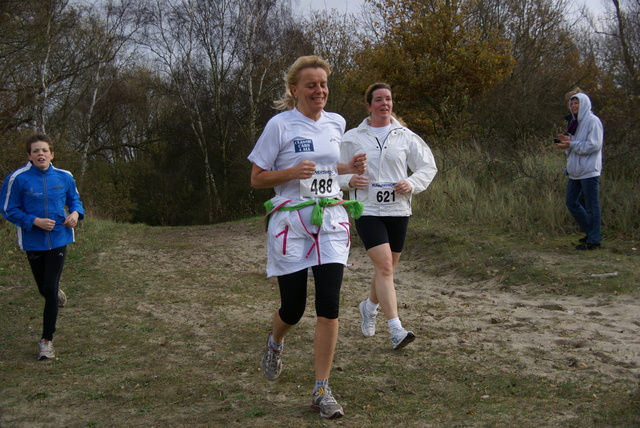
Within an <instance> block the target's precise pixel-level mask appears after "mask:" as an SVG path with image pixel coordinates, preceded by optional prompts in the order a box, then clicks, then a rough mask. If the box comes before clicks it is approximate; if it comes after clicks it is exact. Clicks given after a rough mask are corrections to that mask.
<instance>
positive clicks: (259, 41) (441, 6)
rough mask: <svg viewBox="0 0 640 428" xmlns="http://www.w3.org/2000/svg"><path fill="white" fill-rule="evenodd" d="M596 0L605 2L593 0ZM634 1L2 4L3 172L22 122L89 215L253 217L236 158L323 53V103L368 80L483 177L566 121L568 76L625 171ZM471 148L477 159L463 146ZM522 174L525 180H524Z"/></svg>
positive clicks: (352, 93)
mask: <svg viewBox="0 0 640 428" xmlns="http://www.w3.org/2000/svg"><path fill="white" fill-rule="evenodd" d="M603 1H604V0H603ZM639 16H640V0H622V1H620V0H611V1H610V2H608V3H607V9H606V12H605V13H604V14H602V15H600V16H593V15H591V14H590V13H589V12H588V11H587V10H585V9H580V8H578V7H577V6H576V5H575V4H574V3H573V2H572V1H570V0H554V1H552V0H394V1H392V0H366V1H365V4H364V6H363V8H362V10H361V11H360V12H359V13H357V14H341V13H339V12H338V11H335V10H334V11H333V12H332V13H321V12H315V13H312V14H310V15H308V16H300V15H299V14H296V13H295V12H294V10H293V8H292V4H291V1H290V0H102V1H98V2H92V1H82V0H34V1H30V2H24V1H17V0H5V1H3V2H0V58H1V61H0V173H1V174H2V176H3V177H4V176H6V175H7V174H8V173H9V172H10V171H12V170H13V169H15V168H17V167H18V166H19V165H21V164H22V163H24V162H25V153H24V151H25V149H24V148H23V143H22V141H23V139H24V136H25V134H27V133H28V132H31V131H33V130H37V131H40V132H45V133H48V134H50V135H51V136H52V138H53V139H54V150H55V154H56V159H55V160H54V163H55V165H56V166H58V167H62V168H64V169H68V170H70V171H72V172H73V173H74V176H75V177H76V180H77V181H78V186H79V189H80V191H81V193H82V195H83V199H84V201H85V204H86V205H87V207H88V209H89V210H90V212H91V213H92V214H93V215H95V216H99V217H104V218H110V219H115V220H119V221H134V222H144V223H148V224H152V225H186V224H204V223H214V222H219V221H225V220H231V219H236V218H241V217H244V216H249V215H254V214H256V213H262V206H261V204H262V202H263V201H264V200H266V199H268V198H269V197H270V192H268V191H256V190H253V189H251V188H250V186H249V172H250V165H249V163H248V161H247V160H246V156H247V155H248V153H249V152H250V151H251V148H252V147H253V145H254V144H255V141H256V139H257V138H258V136H259V134H260V132H261V130H262V127H263V126H264V124H265V123H266V122H267V120H268V119H269V118H270V117H271V116H272V115H274V114H275V113H276V111H275V110H274V109H273V108H272V106H273V100H274V99H277V98H279V97H280V96H281V95H282V91H283V74H284V72H285V70H286V69H287V67H288V66H289V65H290V64H291V63H292V62H293V61H294V60H295V58H297V57H298V56H300V55H309V54H317V55H320V56H322V57H323V58H325V59H326V60H327V61H328V62H329V63H330V64H331V66H332V74H331V77H330V82H329V83H330V91H331V92H330V96H329V104H328V106H327V110H330V111H336V112H338V113H340V114H342V115H343V116H344V117H345V118H346V119H347V124H348V127H349V128H350V127H354V126H357V124H358V123H359V122H360V121H361V120H362V119H363V117H364V115H365V110H364V107H363V102H364V100H363V92H364V89H365V88H366V87H367V86H368V85H369V84H370V83H372V82H373V81H378V80H382V81H386V82H387V83H390V84H391V85H392V87H393V88H394V99H395V110H396V113H398V114H399V115H400V116H402V118H403V119H404V120H405V121H406V122H407V123H408V124H409V126H410V127H411V128H412V129H413V130H414V131H416V132H418V133H419V134H420V135H421V136H422V137H423V138H425V140H427V141H428V142H429V144H430V145H431V146H432V148H434V151H435V152H436V154H437V157H438V159H437V160H438V163H439V167H440V169H441V174H443V176H445V177H446V174H447V172H448V171H450V170H453V169H454V168H453V167H454V166H456V165H458V164H460V163H461V162H469V163H470V165H471V163H473V167H475V168H485V169H486V172H487V176H488V177H498V178H499V177H501V176H504V177H507V176H509V175H510V174H513V171H514V170H522V169H523V168H524V167H523V165H522V162H521V159H522V158H523V153H531V152H532V151H536V150H544V149H543V147H546V146H545V144H548V141H550V139H551V138H553V136H554V135H555V134H556V133H557V132H558V131H561V130H562V127H563V126H564V119H563V117H564V116H565V115H566V114H567V113H568V109H567V107H566V102H565V100H564V95H565V93H567V92H568V91H570V90H573V89H574V88H576V87H579V88H581V89H582V90H583V91H584V92H587V93H588V94H589V95H590V97H591V98H592V100H593V105H594V111H595V112H596V114H598V115H599V116H600V117H601V118H602V120H603V123H604V126H605V168H606V173H607V174H610V176H612V177H617V178H621V179H633V177H636V176H637V175H638V172H639V171H638V168H639V166H638V165H640V162H638V161H639V160H640V149H639V148H638V144H634V143H637V141H638V138H639V137H640V125H639V122H640V121H638V115H637V112H636V108H635V107H636V105H637V104H638V101H639V100H640V78H639V73H640V70H639V68H640V18H639ZM471 148H475V149H478V148H479V149H480V153H482V154H483V159H477V156H476V158H475V159H473V160H471V159H469V158H465V157H464V156H461V155H460V153H464V152H466V151H470V149H471ZM534 178H535V177H532V179H534Z"/></svg>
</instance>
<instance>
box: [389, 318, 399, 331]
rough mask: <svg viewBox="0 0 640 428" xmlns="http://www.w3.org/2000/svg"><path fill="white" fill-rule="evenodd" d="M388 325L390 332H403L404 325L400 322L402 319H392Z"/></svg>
mask: <svg viewBox="0 0 640 428" xmlns="http://www.w3.org/2000/svg"><path fill="white" fill-rule="evenodd" d="M387 324H388V325H389V330H390V331H393V330H402V323H401V322H400V318H398V317H396V318H391V319H390V320H388V321H387Z"/></svg>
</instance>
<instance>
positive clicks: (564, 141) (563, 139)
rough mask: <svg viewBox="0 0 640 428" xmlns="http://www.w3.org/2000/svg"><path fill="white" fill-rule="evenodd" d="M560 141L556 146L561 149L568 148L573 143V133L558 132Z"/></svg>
mask: <svg viewBox="0 0 640 428" xmlns="http://www.w3.org/2000/svg"><path fill="white" fill-rule="evenodd" d="M558 140H560V142H559V143H556V147H557V148H559V149H568V148H569V146H570V145H571V135H567V134H558Z"/></svg>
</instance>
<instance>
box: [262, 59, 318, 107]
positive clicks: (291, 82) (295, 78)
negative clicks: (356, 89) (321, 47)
mask: <svg viewBox="0 0 640 428" xmlns="http://www.w3.org/2000/svg"><path fill="white" fill-rule="evenodd" d="M305 68H321V69H323V70H324V71H325V72H326V73H327V77H329V75H330V74H331V67H329V63H328V62H327V61H325V60H323V59H322V58H320V57H319V56H317V55H309V56H301V57H300V58H298V59H297V60H296V61H295V62H294V63H293V64H291V67H289V70H288V71H287V73H286V74H285V75H284V83H285V90H284V96H283V97H282V98H281V99H279V100H276V101H275V102H274V105H275V108H276V109H277V110H291V109H293V108H294V107H295V106H296V104H297V103H298V100H297V99H296V97H294V96H293V94H292V93H291V86H295V85H297V84H298V82H299V81H300V72H302V70H304V69H305Z"/></svg>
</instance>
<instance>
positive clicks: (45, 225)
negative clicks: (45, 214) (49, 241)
mask: <svg viewBox="0 0 640 428" xmlns="http://www.w3.org/2000/svg"><path fill="white" fill-rule="evenodd" d="M33 225H34V226H38V227H39V228H40V229H43V230H46V231H48V232H51V231H52V230H53V228H54V226H55V225H56V222H55V220H51V219H50V218H40V217H36V219H35V220H34V221H33Z"/></svg>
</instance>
